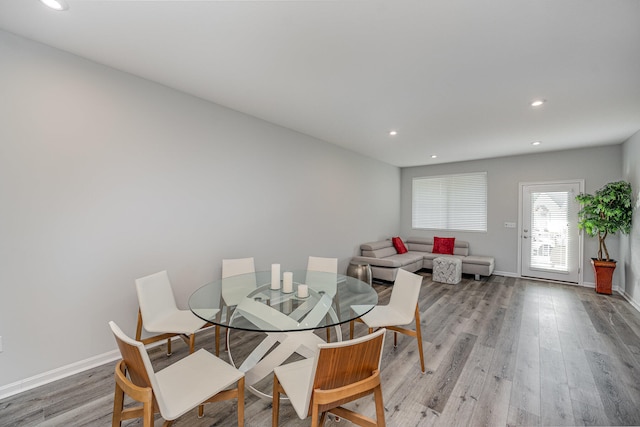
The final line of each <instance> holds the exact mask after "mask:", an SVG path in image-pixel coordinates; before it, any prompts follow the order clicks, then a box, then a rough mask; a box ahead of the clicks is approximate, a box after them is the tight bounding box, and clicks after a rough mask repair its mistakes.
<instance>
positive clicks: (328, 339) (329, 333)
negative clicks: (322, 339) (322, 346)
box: [326, 328, 331, 342]
mask: <svg viewBox="0 0 640 427" xmlns="http://www.w3.org/2000/svg"><path fill="white" fill-rule="evenodd" d="M326 329H327V342H331V328H326Z"/></svg>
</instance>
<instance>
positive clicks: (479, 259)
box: [464, 255, 494, 265]
mask: <svg viewBox="0 0 640 427" xmlns="http://www.w3.org/2000/svg"><path fill="white" fill-rule="evenodd" d="M464 262H465V263H467V264H478V265H491V264H493V263H494V258H493V257H489V256H479V255H469V256H467V257H465V259H464Z"/></svg>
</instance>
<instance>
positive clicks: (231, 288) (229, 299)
mask: <svg viewBox="0 0 640 427" xmlns="http://www.w3.org/2000/svg"><path fill="white" fill-rule="evenodd" d="M255 272H256V267H255V263H254V260H253V258H236V259H223V260H222V278H223V279H228V278H230V277H234V276H240V275H242V277H241V278H238V280H237V281H233V280H232V281H228V284H225V286H223V287H222V298H223V299H224V302H225V303H226V304H227V306H229V307H232V306H236V305H238V304H239V303H240V302H241V301H242V300H243V299H244V297H246V296H247V295H249V294H250V293H251V292H252V291H254V290H255V289H256V286H257V285H256V283H257V281H256V277H255V275H254V276H251V275H250V273H255ZM232 282H233V283H232ZM236 282H237V283H236Z"/></svg>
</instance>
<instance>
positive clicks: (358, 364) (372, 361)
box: [305, 329, 386, 407]
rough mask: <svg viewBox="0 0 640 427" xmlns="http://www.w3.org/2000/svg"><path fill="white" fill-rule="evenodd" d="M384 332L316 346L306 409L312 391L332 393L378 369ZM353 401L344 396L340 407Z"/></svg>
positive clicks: (381, 330) (350, 397) (368, 375)
mask: <svg viewBox="0 0 640 427" xmlns="http://www.w3.org/2000/svg"><path fill="white" fill-rule="evenodd" d="M385 332H386V329H379V330H377V331H376V332H374V333H372V334H369V335H365V336H363V337H359V338H355V339H352V340H347V341H337V342H331V343H326V344H319V345H318V352H317V353H316V357H315V362H314V370H313V374H312V375H313V377H314V380H313V382H312V384H311V388H310V389H309V390H308V401H307V405H305V406H306V407H308V406H309V403H310V401H311V396H312V393H313V390H315V389H320V390H331V389H335V388H338V387H343V386H345V385H348V384H353V383H355V382H358V381H361V380H364V379H365V378H368V377H370V376H371V375H373V373H374V371H375V370H379V369H380V361H381V360H382V347H383V346H384V336H385ZM351 400H353V396H345V399H344V401H338V402H336V404H337V405H340V404H342V403H344V402H348V401H351Z"/></svg>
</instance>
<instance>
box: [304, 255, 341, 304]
mask: <svg viewBox="0 0 640 427" xmlns="http://www.w3.org/2000/svg"><path fill="white" fill-rule="evenodd" d="M337 283H338V258H321V257H314V256H310V257H309V261H307V277H306V284H307V285H309V286H310V287H311V288H313V289H315V290H316V291H323V292H325V293H326V294H329V296H331V297H333V296H334V295H335V294H336V288H337Z"/></svg>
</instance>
